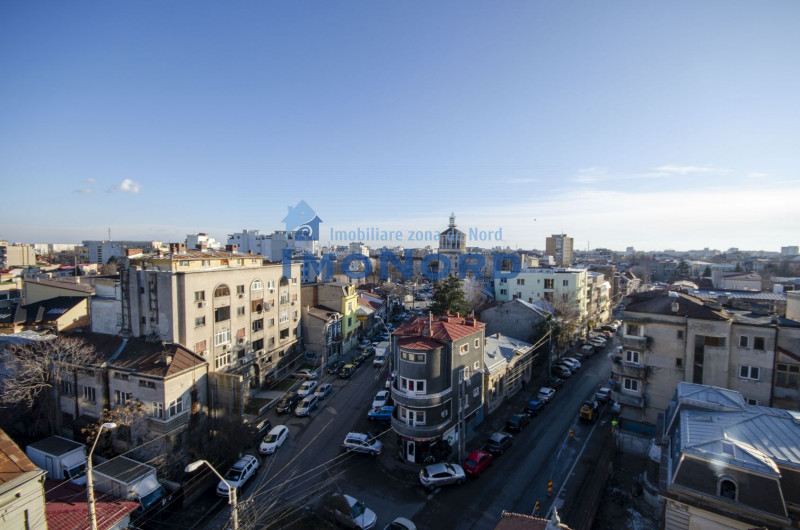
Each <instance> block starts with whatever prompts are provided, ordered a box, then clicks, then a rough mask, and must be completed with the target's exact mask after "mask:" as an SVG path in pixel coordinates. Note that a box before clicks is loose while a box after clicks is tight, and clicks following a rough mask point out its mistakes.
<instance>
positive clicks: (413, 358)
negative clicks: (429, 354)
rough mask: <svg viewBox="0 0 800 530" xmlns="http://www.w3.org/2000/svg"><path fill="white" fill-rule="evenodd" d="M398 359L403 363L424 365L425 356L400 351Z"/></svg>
mask: <svg viewBox="0 0 800 530" xmlns="http://www.w3.org/2000/svg"><path fill="white" fill-rule="evenodd" d="M400 358H401V359H402V360H404V361H408V362H410V363H424V362H425V354H424V353H414V352H409V351H405V350H400Z"/></svg>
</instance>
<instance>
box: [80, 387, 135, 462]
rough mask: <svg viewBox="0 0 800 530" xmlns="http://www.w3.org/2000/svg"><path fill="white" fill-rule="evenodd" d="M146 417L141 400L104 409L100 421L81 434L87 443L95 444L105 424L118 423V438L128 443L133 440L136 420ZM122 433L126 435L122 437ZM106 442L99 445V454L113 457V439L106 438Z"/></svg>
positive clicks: (83, 430) (84, 429)
mask: <svg viewBox="0 0 800 530" xmlns="http://www.w3.org/2000/svg"><path fill="white" fill-rule="evenodd" d="M144 415H145V408H144V403H142V402H141V401H139V400H132V401H128V402H127V403H125V404H124V405H118V406H116V407H114V408H113V409H103V412H101V413H100V419H99V420H97V421H96V422H95V423H93V424H92V425H89V426H88V427H84V428H83V429H81V432H82V433H83V435H84V437H85V439H86V440H87V443H93V442H94V439H95V438H97V434H98V433H99V432H100V429H101V427H102V425H103V424H104V423H116V424H117V426H118V427H117V429H116V434H117V436H121V437H123V438H127V439H128V441H130V439H131V438H132V437H131V431H132V429H131V427H132V425H133V424H134V422H136V420H138V419H140V418H143V417H144ZM121 432H125V433H126V434H125V435H121V434H120V433H121ZM104 440H105V443H99V444H98V446H97V453H98V454H105V455H111V454H112V453H113V451H112V447H111V439H110V437H106V438H105V439H104Z"/></svg>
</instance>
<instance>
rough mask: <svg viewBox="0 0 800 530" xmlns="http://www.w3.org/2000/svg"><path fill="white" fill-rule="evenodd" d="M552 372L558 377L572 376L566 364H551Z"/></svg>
mask: <svg viewBox="0 0 800 530" xmlns="http://www.w3.org/2000/svg"><path fill="white" fill-rule="evenodd" d="M552 372H553V375H554V376H556V377H558V378H564V379H567V378H570V377H572V372H571V371H570V369H569V368H567V367H566V366H562V365H560V364H556V365H553V370H552Z"/></svg>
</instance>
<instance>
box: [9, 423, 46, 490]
mask: <svg viewBox="0 0 800 530" xmlns="http://www.w3.org/2000/svg"><path fill="white" fill-rule="evenodd" d="M37 471H38V472H40V473H44V471H42V470H41V469H39V468H38V467H36V466H35V465H34V463H33V462H31V461H30V459H29V458H28V457H27V456H25V453H23V452H22V449H20V448H19V446H18V445H17V444H16V443H14V440H12V439H11V438H10V437H9V436H8V435H7V434H6V432H5V431H4V430H2V429H0V484H6V483H9V482H12V481H14V480H17V479H19V478H20V477H22V476H23V475H25V474H27V473H31V472H33V474H32V476H35V475H36V472H37Z"/></svg>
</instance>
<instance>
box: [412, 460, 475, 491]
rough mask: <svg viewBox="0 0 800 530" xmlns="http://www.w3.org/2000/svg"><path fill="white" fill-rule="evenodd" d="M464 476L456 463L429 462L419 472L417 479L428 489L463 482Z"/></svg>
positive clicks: (431, 489) (462, 470)
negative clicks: (429, 463)
mask: <svg viewBox="0 0 800 530" xmlns="http://www.w3.org/2000/svg"><path fill="white" fill-rule="evenodd" d="M466 478H467V476H466V474H464V469H462V467H461V466H459V465H458V464H431V465H429V466H425V467H424V468H422V471H420V472H419V481H420V482H421V483H422V485H423V486H425V487H426V488H428V489H429V490H430V491H433V490H435V489H436V488H438V487H439V486H446V485H448V484H463V483H464V481H465V480H466Z"/></svg>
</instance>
